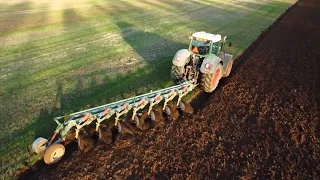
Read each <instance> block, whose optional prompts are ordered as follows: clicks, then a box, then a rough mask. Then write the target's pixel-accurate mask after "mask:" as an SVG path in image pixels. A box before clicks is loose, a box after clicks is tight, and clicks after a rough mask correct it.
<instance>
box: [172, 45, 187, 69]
mask: <svg viewBox="0 0 320 180" xmlns="http://www.w3.org/2000/svg"><path fill="white" fill-rule="evenodd" d="M190 55H191V53H190V52H189V50H188V49H181V50H179V51H178V52H177V53H176V55H174V58H173V60H172V64H174V65H175V66H179V67H181V66H184V65H185V64H187V63H188V62H189V61H190V58H189V57H190Z"/></svg>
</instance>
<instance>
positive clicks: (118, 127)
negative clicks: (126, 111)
mask: <svg viewBox="0 0 320 180" xmlns="http://www.w3.org/2000/svg"><path fill="white" fill-rule="evenodd" d="M116 128H117V129H118V132H119V133H120V132H121V130H122V129H121V124H120V122H118V124H117V127H116Z"/></svg>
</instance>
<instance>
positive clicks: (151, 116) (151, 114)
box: [150, 111, 156, 122]
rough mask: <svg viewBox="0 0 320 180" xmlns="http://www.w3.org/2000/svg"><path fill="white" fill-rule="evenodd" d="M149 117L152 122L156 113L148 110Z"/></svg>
mask: <svg viewBox="0 0 320 180" xmlns="http://www.w3.org/2000/svg"><path fill="white" fill-rule="evenodd" d="M150 119H151V121H152V122H155V121H156V115H155V114H154V112H153V111H151V112H150Z"/></svg>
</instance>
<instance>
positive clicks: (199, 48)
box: [191, 40, 210, 55]
mask: <svg viewBox="0 0 320 180" xmlns="http://www.w3.org/2000/svg"><path fill="white" fill-rule="evenodd" d="M191 50H192V52H193V53H195V54H200V55H206V54H209V51H210V43H209V42H203V41H198V40H194V41H192V46H191Z"/></svg>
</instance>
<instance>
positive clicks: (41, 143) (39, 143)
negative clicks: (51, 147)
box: [32, 137, 48, 154]
mask: <svg viewBox="0 0 320 180" xmlns="http://www.w3.org/2000/svg"><path fill="white" fill-rule="evenodd" d="M47 143H48V140H47V139H45V138H42V137H39V138H37V139H36V140H35V141H34V142H33V143H32V150H33V151H34V152H35V153H37V154H39V153H42V152H44V151H45V150H46V144H47Z"/></svg>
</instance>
